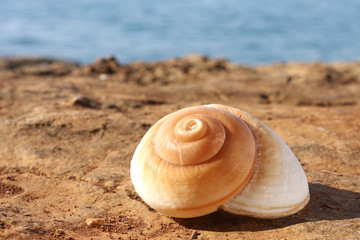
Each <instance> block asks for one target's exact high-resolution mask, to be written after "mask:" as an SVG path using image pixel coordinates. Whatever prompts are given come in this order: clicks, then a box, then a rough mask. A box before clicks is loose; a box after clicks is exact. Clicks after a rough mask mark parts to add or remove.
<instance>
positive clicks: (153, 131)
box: [131, 105, 310, 218]
mask: <svg viewBox="0 0 360 240" xmlns="http://www.w3.org/2000/svg"><path fill="white" fill-rule="evenodd" d="M131 180H132V182H133V184H134V187H135V190H136V191H137V193H138V194H139V195H140V197H141V198H142V199H143V200H144V201H145V202H146V203H147V204H149V205H150V206H151V207H152V208H154V209H156V210H158V211H160V212H163V213H164V214H166V215H169V216H173V217H182V218H187V217H197V216H202V215H206V214H209V213H211V212H215V211H216V210H217V209H219V208H221V209H223V210H225V211H228V212H230V213H234V214H239V215H247V216H252V217H257V218H279V217H285V216H289V215H291V214H294V213H296V212H298V211H300V210H301V209H302V208H304V207H305V205H306V204H307V203H308V202H309V199H310V196H309V187H308V182H307V179H306V176H305V173H304V170H303V169H302V167H301V165H300V163H299V161H298V160H297V158H296V157H295V155H294V154H293V153H292V151H291V150H290V148H289V147H288V146H287V145H286V143H285V142H284V141H283V140H282V139H281V138H280V137H279V136H278V135H277V134H276V133H275V132H274V131H272V130H271V129H270V128H268V127H267V126H265V125H264V124H263V123H261V122H260V121H259V120H257V119H256V118H255V117H253V116H251V115H250V114H248V113H246V112H244V111H242V110H240V109H236V108H232V107H228V106H224V105H205V106H198V107H190V108H185V109H182V110H179V111H177V112H175V113H171V114H169V115H167V116H165V117H164V118H162V119H161V120H159V121H158V122H157V123H156V124H155V125H154V126H152V127H151V128H150V129H149V131H148V132H147V133H146V134H145V136H144V137H143V139H142V140H141V142H140V143H139V145H138V146H137V148H136V151H135V153H134V156H133V159H132V161H131Z"/></svg>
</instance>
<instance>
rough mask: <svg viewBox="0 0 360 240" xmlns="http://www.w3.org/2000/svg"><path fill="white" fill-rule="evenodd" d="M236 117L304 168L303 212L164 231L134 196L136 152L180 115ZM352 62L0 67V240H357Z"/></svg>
mask: <svg viewBox="0 0 360 240" xmlns="http://www.w3.org/2000/svg"><path fill="white" fill-rule="evenodd" d="M207 103H220V104H225V105H230V106H234V107H238V108H241V109H243V110H245V111H247V112H249V113H251V114H252V115H254V116H256V117H257V118H259V119H260V120H261V121H263V122H264V123H265V124H267V125H268V126H270V127H271V128H272V129H273V130H274V131H275V132H277V133H278V134H279V135H280V136H281V137H282V138H283V139H284V140H285V141H286V142H287V143H288V145H289V146H290V147H291V149H292V150H293V152H294V153H295V155H296V156H297V157H298V159H299V161H300V162H301V164H302V166H303V168H304V170H305V172H306V174H307V177H308V180H309V183H310V194H311V200H310V203H309V205H308V206H307V207H306V208H305V209H304V210H302V211H301V212H299V213H297V214H295V215H293V216H290V217H287V218H282V219H276V220H259V219H253V218H249V217H243V216H234V215H231V214H227V213H225V212H222V211H218V212H216V213H213V214H210V215H208V216H204V217H200V218H194V219H176V218H170V217H166V216H164V215H162V214H160V213H158V212H155V211H154V210H152V209H151V208H149V207H148V206H147V205H146V204H144V202H142V201H141V199H139V197H138V196H137V194H136V193H135V192H134V189H133V186H132V184H131V181H130V176H129V164H130V160H131V157H132V154H133V151H134V149H135V147H136V145H137V143H138V142H139V140H140V139H141V137H142V136H143V134H144V133H145V132H146V130H147V129H148V128H149V127H150V126H151V125H152V124H154V123H155V122H156V121H157V120H158V119H160V118H161V117H163V116H164V115H166V114H168V113H170V112H173V111H176V110H178V109H180V108H183V107H187V106H193V105H201V104H207ZM359 119H360V62H349V63H344V62H339V63H322V62H314V63H295V62H289V63H276V64H273V65H267V66H254V67H251V66H243V65H237V64H235V63H231V62H229V61H227V60H225V59H211V58H207V57H205V56H199V55H189V56H186V57H184V58H174V59H169V60H166V61H155V62H133V63H130V64H121V63H119V62H118V61H117V60H116V59H115V58H114V57H108V58H103V59H98V60H96V61H95V62H94V63H92V64H89V65H79V64H76V63H72V62H66V61H56V60H51V59H31V58H10V59H6V58H1V59H0V133H1V135H2V136H3V137H2V138H1V140H0V171H1V175H0V209H1V211H0V236H1V237H2V238H4V239H239V238H240V239H358V238H360V182H359V181H360V138H359V136H358V135H359V132H360V121H359Z"/></svg>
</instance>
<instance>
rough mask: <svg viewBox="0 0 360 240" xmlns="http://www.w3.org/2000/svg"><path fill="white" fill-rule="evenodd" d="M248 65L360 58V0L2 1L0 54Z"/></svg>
mask: <svg viewBox="0 0 360 240" xmlns="http://www.w3.org/2000/svg"><path fill="white" fill-rule="evenodd" d="M189 53H199V54H204V55H207V56H210V57H224V58H227V59H229V60H231V61H234V62H238V63H245V64H267V63H273V62H277V61H307V62H309V61H318V60H320V61H337V60H339V61H351V60H357V59H359V57H360V1H359V0H317V1H313V0H292V1H290V0H257V1H235V0H222V1H220V0H197V1H190V0H182V1H168V0H158V1H150V0H147V1H146V0H131V1H126V0H102V1H99V0H62V1H52V0H32V1H29V0H0V55H2V56H14V55H21V56H24V55H30V56H42V57H55V58H65V59H69V60H75V61H79V62H81V63H88V62H92V61H93V60H95V59H96V58H97V57H100V56H108V55H114V56H116V58H117V59H118V60H119V61H120V62H122V63H128V62H131V61H135V60H145V61H152V60H162V59H168V58H171V57H181V56H184V55H186V54H189Z"/></svg>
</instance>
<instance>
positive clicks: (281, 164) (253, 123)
mask: <svg viewBox="0 0 360 240" xmlns="http://www.w3.org/2000/svg"><path fill="white" fill-rule="evenodd" d="M210 106H211V107H216V108H219V109H223V110H226V111H229V112H231V113H233V114H235V115H236V116H238V117H239V118H241V119H243V120H244V121H245V122H246V123H247V124H249V125H250V127H251V129H252V131H253V133H254V135H255V138H256V143H257V153H256V154H257V159H256V166H255V171H254V174H253V176H252V178H251V180H250V181H249V183H248V184H247V185H246V186H245V188H244V189H242V191H241V192H240V193H239V194H238V195H236V197H235V198H234V199H232V200H231V201H230V202H228V203H226V204H225V205H224V206H222V209H223V210H225V211H228V212H231V213H234V214H239V215H247V216H252V217H257V218H279V217H285V216H288V215H291V214H293V213H296V212H298V211H300V210H301V209H302V208H303V207H305V205H306V204H307V203H308V202H309V199H310V195H309V187H308V182H307V178H306V175H305V173H304V170H303V169H302V167H301V165H300V163H299V161H298V159H297V158H296V157H295V155H294V154H293V152H292V151H291V149H290V148H289V147H288V146H287V145H286V143H285V142H284V141H283V140H282V139H281V138H280V137H279V136H278V135H277V134H276V133H275V132H274V131H272V130H271V129H270V128H268V127H267V126H266V125H264V124H263V123H261V122H260V121H259V120H257V119H256V118H255V117H253V116H251V115H250V114H248V113H246V112H244V111H241V110H239V109H236V108H231V107H227V106H224V105H210Z"/></svg>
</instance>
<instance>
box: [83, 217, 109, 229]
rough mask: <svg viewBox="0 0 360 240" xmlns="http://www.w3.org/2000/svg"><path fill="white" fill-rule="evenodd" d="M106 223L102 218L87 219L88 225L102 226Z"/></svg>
mask: <svg viewBox="0 0 360 240" xmlns="http://www.w3.org/2000/svg"><path fill="white" fill-rule="evenodd" d="M104 224H105V220H104V219H102V218H88V219H86V225H88V226H89V227H100V226H103V225H104Z"/></svg>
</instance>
